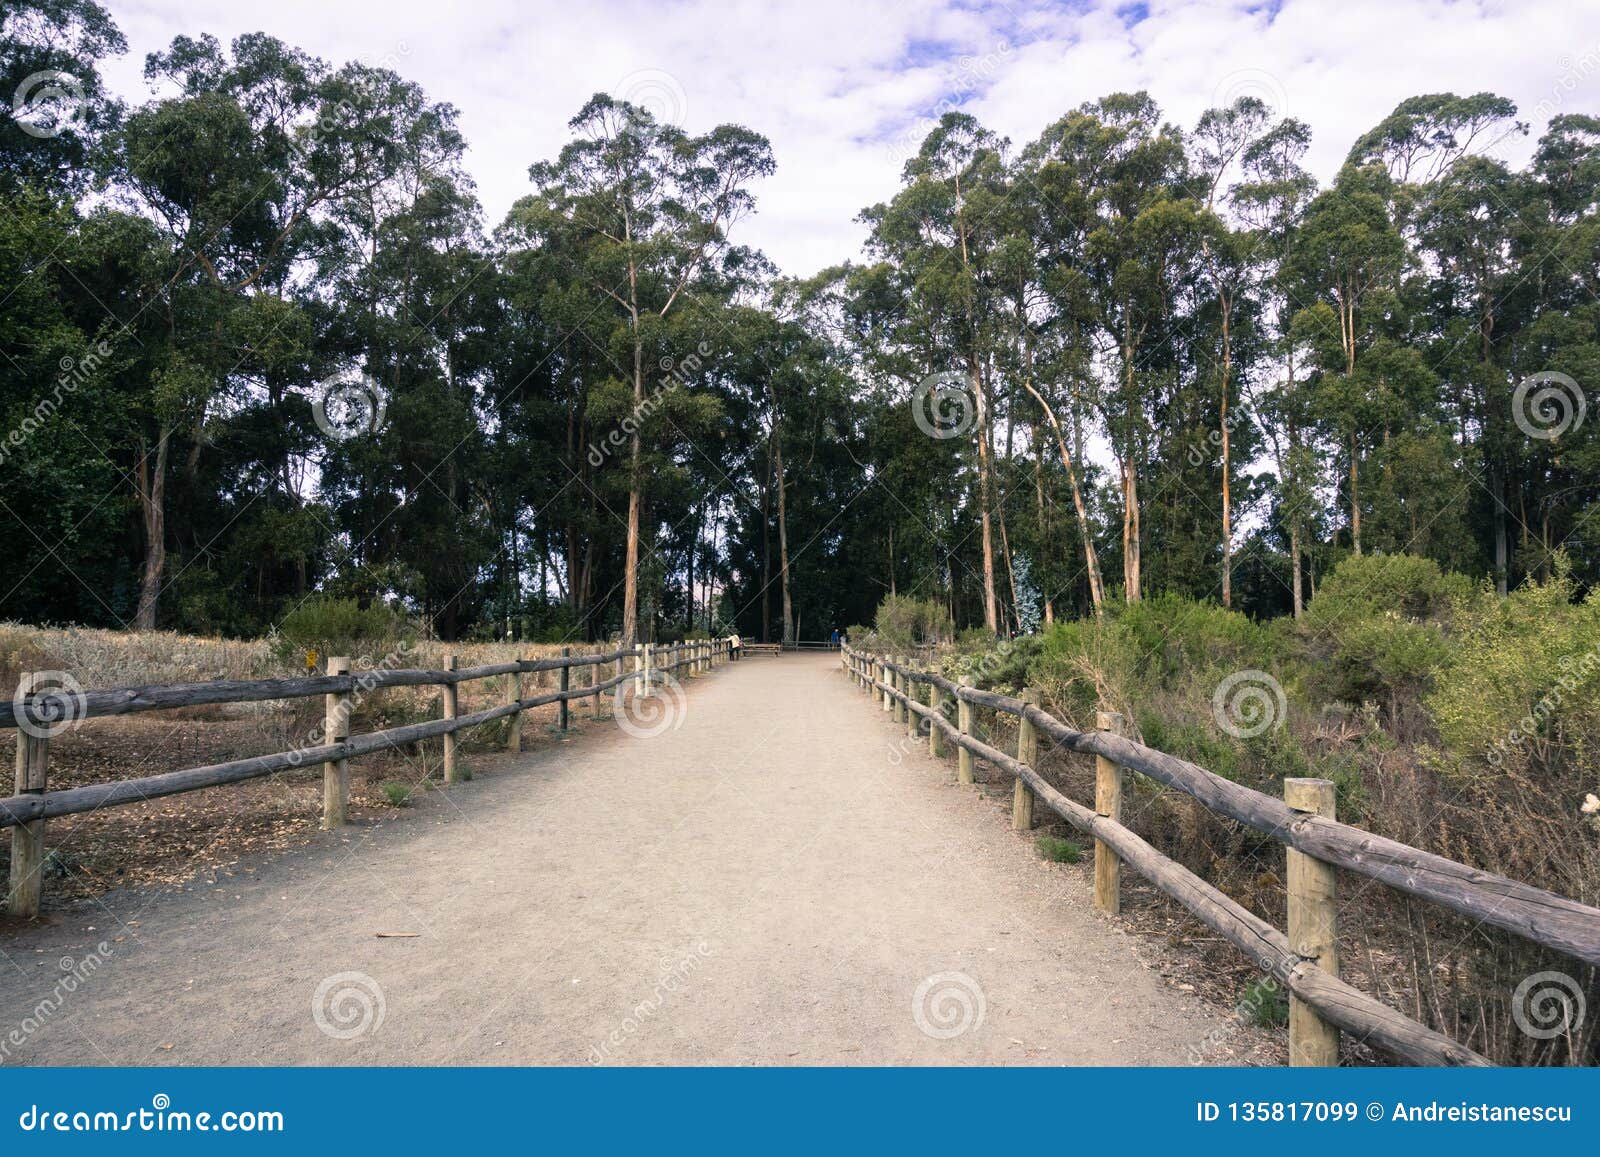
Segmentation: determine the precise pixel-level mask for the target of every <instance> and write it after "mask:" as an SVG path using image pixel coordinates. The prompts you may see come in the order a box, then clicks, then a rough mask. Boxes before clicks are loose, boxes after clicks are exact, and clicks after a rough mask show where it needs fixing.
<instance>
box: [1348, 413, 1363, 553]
mask: <svg viewBox="0 0 1600 1157" xmlns="http://www.w3.org/2000/svg"><path fill="white" fill-rule="evenodd" d="M1359 471H1360V466H1359V464H1358V462H1357V459H1356V436H1355V435H1354V434H1351V435H1350V548H1351V549H1352V550H1353V551H1355V553H1356V554H1358V555H1359V554H1360V553H1361V498H1360V494H1359V493H1358V491H1357V482H1358V474H1359Z"/></svg>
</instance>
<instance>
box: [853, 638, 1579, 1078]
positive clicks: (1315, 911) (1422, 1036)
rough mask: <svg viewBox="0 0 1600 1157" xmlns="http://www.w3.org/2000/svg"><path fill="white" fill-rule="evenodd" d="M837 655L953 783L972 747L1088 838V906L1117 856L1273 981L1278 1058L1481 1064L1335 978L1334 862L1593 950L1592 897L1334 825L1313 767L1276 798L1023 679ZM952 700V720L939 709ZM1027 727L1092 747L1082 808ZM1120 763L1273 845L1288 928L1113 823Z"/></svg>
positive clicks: (1492, 920)
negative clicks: (1050, 704) (1284, 1032)
mask: <svg viewBox="0 0 1600 1157" xmlns="http://www.w3.org/2000/svg"><path fill="white" fill-rule="evenodd" d="M841 663H842V665H843V666H844V669H845V671H846V673H847V674H848V675H849V676H850V677H851V679H853V680H854V681H855V682H856V683H857V685H859V686H860V687H861V688H862V689H863V690H864V691H866V692H867V693H868V694H877V695H881V697H882V698H881V704H882V709H883V710H884V711H887V712H891V713H892V714H893V715H894V717H895V719H896V721H897V722H901V723H904V724H905V725H906V733H907V735H915V734H917V733H919V731H920V730H921V726H922V724H924V723H926V725H927V727H928V732H929V743H930V747H931V749H932V751H933V754H935V755H938V754H941V753H942V749H943V741H945V740H948V741H949V742H950V743H952V744H954V745H955V746H956V748H957V751H958V754H959V756H960V761H959V766H958V778H959V780H960V782H962V783H971V782H972V781H973V775H972V760H973V758H974V757H976V758H979V759H984V760H987V761H989V763H991V764H992V765H994V766H995V767H997V768H999V769H1000V770H1001V771H1002V772H1005V773H1008V774H1010V775H1011V776H1013V777H1014V782H1015V788H1014V795H1013V804H1012V820H1013V825H1014V826H1015V827H1017V828H1018V829H1024V828H1027V827H1031V826H1032V815H1033V804H1034V801H1035V800H1042V801H1043V802H1044V803H1045V804H1046V806H1048V807H1049V808H1050V809H1051V810H1052V811H1054V812H1055V813H1056V814H1057V815H1059V816H1061V817H1062V818H1063V819H1064V820H1066V821H1067V822H1068V823H1070V824H1071V825H1072V826H1074V827H1076V828H1078V829H1079V830H1080V831H1083V832H1085V833H1087V834H1088V835H1090V836H1091V837H1093V839H1094V842H1095V848H1094V868H1095V904H1096V907H1098V908H1100V909H1102V910H1104V911H1108V912H1111V913H1115V912H1116V911H1117V910H1118V908H1119V906H1120V893H1119V889H1118V872H1119V870H1120V866H1121V865H1122V864H1124V863H1125V864H1127V865H1129V866H1130V867H1132V868H1133V869H1134V870H1136V871H1138V872H1139V873H1140V875H1142V876H1144V878H1145V879H1147V880H1149V881H1150V883H1151V884H1152V885H1154V886H1155V887H1156V888H1157V889H1159V890H1160V891H1161V892H1163V893H1164V894H1166V895H1167V896H1170V897H1171V898H1172V899H1174V900H1176V901H1177V902H1178V903H1180V904H1182V905H1183V906H1184V907H1185V908H1186V909H1188V910H1189V911H1190V912H1191V913H1193V914H1194V915H1195V916H1196V917H1197V918H1198V919H1199V920H1200V921H1201V922H1202V923H1204V924H1205V925H1207V926H1208V927H1209V928H1211V929H1212V930H1213V931H1215V932H1217V933H1218V934H1219V935H1221V936H1223V937H1224V938H1225V939H1227V940H1228V941H1229V942H1230V943H1231V944H1233V945H1234V947H1236V948H1238V949H1239V950H1240V951H1241V952H1243V953H1244V954H1245V955H1246V956H1248V957H1249V958H1250V959H1251V960H1252V961H1254V962H1255V964H1256V965H1258V966H1259V967H1260V968H1262V969H1263V970H1264V971H1266V972H1267V973H1269V974H1270V975H1271V976H1273V977H1274V978H1275V979H1276V980H1277V981H1279V982H1280V983H1282V984H1283V985H1285V987H1287V988H1288V990H1289V992H1290V994H1291V995H1290V1026H1289V1053H1290V1063H1291V1064H1310V1065H1318V1064H1320V1065H1332V1064H1337V1063H1338V1055H1339V1053H1338V1044H1339V1038H1338V1033H1339V1030H1343V1031H1345V1032H1349V1033H1352V1034H1354V1035H1356V1036H1358V1037H1360V1038H1361V1039H1363V1040H1365V1041H1368V1042H1370V1043H1372V1044H1374V1045H1376V1046H1378V1047H1381V1048H1383V1049H1385V1050H1387V1051H1388V1052H1390V1053H1392V1054H1394V1055H1395V1056H1396V1057H1398V1058H1400V1059H1401V1060H1404V1061H1406V1062H1409V1063H1412V1064H1425V1065H1485V1064H1488V1063H1489V1062H1488V1061H1487V1060H1486V1059H1485V1058H1483V1057H1481V1056H1479V1055H1478V1054H1477V1053H1475V1052H1473V1051H1472V1050H1471V1049H1468V1048H1466V1047H1465V1046H1463V1045H1460V1044H1458V1043H1456V1042H1455V1041H1453V1040H1451V1039H1450V1038H1449V1037H1447V1036H1444V1035H1443V1034H1441V1033H1438V1032H1435V1031H1434V1030H1432V1029H1430V1028H1428V1027H1426V1026H1425V1025H1422V1024H1420V1023H1418V1022H1416V1021H1414V1020H1411V1019H1410V1018H1409V1017H1406V1016H1405V1015H1403V1014H1402V1013H1400V1012H1398V1011H1397V1010H1395V1009H1393V1008H1390V1007H1389V1006H1388V1005H1386V1004H1384V1003H1382V1002H1381V1001H1379V1000H1377V999H1375V998H1374V997H1371V996H1369V995H1367V994H1366V993H1364V992H1361V991H1360V990H1358V989H1356V988H1354V987H1352V986H1351V985H1349V984H1347V983H1346V982H1344V981H1342V980H1340V979H1339V976H1338V959H1337V927H1336V903H1335V901H1336V896H1335V890H1334V889H1335V877H1336V872H1337V871H1339V870H1343V871H1349V872H1356V873H1359V874H1360V875H1363V876H1368V877H1370V878H1372V879H1374V880H1378V881H1381V882H1382V883H1384V884H1387V885H1388V886H1390V887H1392V888H1395V889H1397V890H1398V891H1401V892H1404V893H1406V894H1407V895H1411V896H1415V897H1417V898H1418V899H1422V900H1426V901H1429V902H1431V903H1435V904H1439V905H1442V906H1443V907H1446V908H1449V909H1452V910H1453V911H1456V912H1459V913H1461V914H1463V915H1466V916H1469V917H1471V918H1473V919H1475V920H1478V921H1481V922H1482V923H1485V924H1489V925H1493V926H1494V927H1497V928H1502V929H1505V930H1506V931H1509V932H1514V933H1516V934H1517V935H1519V936H1522V937H1525V938H1526V939H1528V940H1531V941H1533V942H1534V943H1537V944H1540V945H1543V946H1544V947H1546V948H1550V949H1553V950H1555V951H1558V952H1562V953H1565V954H1567V955H1569V956H1573V957H1576V958H1577V959H1579V960H1583V961H1586V962H1588V963H1589V964H1600V909H1596V908H1591V907H1589V906H1587V905H1585V904H1580V903H1578V902H1577V901H1575V900H1569V899H1567V898H1566V897H1564V896H1558V895H1556V894H1554V893H1552V892H1547V891H1545V890H1543V889H1541V888H1535V887H1533V886H1531V885H1528V884H1523V883H1519V882H1518V881H1516V880H1510V879H1507V878H1506V877H1504V876H1498V875H1495V874H1494V873H1492V872H1485V871H1482V870H1481V869H1478V868H1473V867H1469V866H1468V865H1466V864H1461V863H1457V862H1456V861H1454V860H1448V859H1445V858H1444V857H1442V856H1437V855H1434V854H1433V853H1431V852H1424V851H1422V850H1420V849H1418V848H1413V847H1409V846H1408V845H1405V844H1401V843H1398V842H1396V841H1394V840H1390V839H1386V838H1384V837H1382V836H1378V835H1374V834H1373V833H1371V832H1367V831H1363V830H1362V829H1360V828H1357V827H1353V826H1351V825H1349V824H1343V823H1340V822H1338V821H1337V820H1336V819H1335V818H1333V792H1332V784H1330V783H1328V782H1327V781H1325V780H1293V779H1291V780H1287V781H1285V798H1284V799H1282V800H1278V799H1274V798H1272V797H1271V796H1268V795H1263V794H1262V793H1261V792H1258V791H1253V790H1251V789H1250V788H1247V787H1244V786H1242V785H1240V784H1237V783H1233V782H1231V781H1229V780H1226V779H1223V778H1222V777H1221V776H1219V775H1217V774H1215V773H1214V772H1210V771H1207V770H1206V769H1205V768H1203V767H1199V766H1197V765H1196V764H1193V763H1189V762H1187V761H1185V760H1181V759H1177V758H1175V757H1173V756H1171V755H1167V754H1166V753H1165V752H1161V751H1156V750H1154V749H1152V748H1149V747H1146V746H1144V745H1143V744H1141V743H1137V742H1135V741H1133V740H1131V739H1128V738H1125V737H1124V736H1123V735H1121V734H1119V732H1120V731H1121V730H1122V726H1121V723H1122V721H1121V717H1120V716H1116V715H1114V714H1111V713H1102V714H1101V715H1100V717H1099V718H1098V719H1097V720H1096V726H1097V728H1098V729H1097V730H1095V731H1079V730H1077V729H1075V728H1072V727H1068V726H1067V725H1066V724H1065V723H1062V722H1061V721H1060V720H1059V719H1057V718H1055V717H1054V716H1053V715H1050V714H1049V713H1047V712H1045V711H1044V710H1042V709H1041V708H1040V707H1039V706H1038V705H1037V697H1036V696H1032V695H1030V694H1028V693H1024V696H1023V697H1022V698H1013V697H1011V696H1008V695H1001V694H998V693H996V692H993V691H982V690H979V689H977V688H976V687H973V686H971V685H969V684H967V683H956V682H953V681H951V680H949V679H946V678H944V677H943V676H941V675H939V674H937V673H935V672H932V671H925V670H919V669H917V668H915V667H913V666H911V665H910V664H908V663H905V662H902V661H899V660H896V659H893V658H889V657H887V656H883V655H873V654H869V653H866V652H863V651H857V650H855V649H853V648H851V647H849V646H846V647H845V648H844V651H843V655H842V657H841ZM914 686H924V687H926V688H927V691H926V694H925V695H922V696H920V697H919V695H918V694H917V693H916V692H914V691H913V687H914ZM922 699H925V700H926V702H923V701H921V700H922ZM952 705H953V706H954V708H955V713H956V721H955V722H951V721H950V720H949V719H948V718H947V717H946V711H947V709H948V708H950V707H951V706H952ZM978 708H982V709H986V710H989V711H994V712H997V713H999V714H1004V715H1011V716H1015V717H1016V718H1017V720H1018V752H1017V754H1016V755H1015V756H1013V755H1011V754H1008V753H1007V752H1004V751H1001V750H999V749H998V748H995V747H993V746H991V745H989V744H987V743H984V742H983V741H982V740H980V739H979V738H977V736H976V735H975V734H974V721H973V713H974V710H975V709H978ZM1041 736H1042V737H1045V738H1048V740H1049V741H1050V743H1051V744H1052V745H1054V746H1055V747H1060V748H1065V749H1067V750H1069V751H1074V752H1079V753H1082V754H1085V755H1092V756H1094V757H1095V761H1096V790H1095V806H1094V807H1093V808H1090V807H1087V806H1085V805H1083V804H1081V803H1078V802H1077V801H1076V800H1073V799H1070V798H1068V797H1067V796H1065V795H1063V794H1062V793H1061V792H1060V791H1059V790H1057V789H1056V788H1055V787H1053V786H1052V785H1051V784H1049V783H1048V782H1046V781H1045V779H1044V778H1043V777H1042V776H1041V775H1040V774H1039V772H1038V771H1037V770H1036V766H1035V765H1036V764H1037V762H1038V750H1039V746H1038V740H1039V738H1040V737H1041ZM935 737H938V739H937V741H936V739H935ZM1124 769H1130V770H1133V771H1136V772H1139V773H1140V774H1143V775H1146V776H1148V777H1149V778H1151V779H1153V780H1155V781H1156V782H1158V783H1161V784H1165V785H1166V786H1167V787H1170V788H1173V789H1175V790H1177V791H1180V792H1183V793H1184V794H1186V795H1189V796H1191V797H1192V798H1194V799H1195V800H1197V801H1198V802H1199V803H1201V804H1203V805H1204V806H1206V807H1207V808H1209V809H1211V810H1212V811H1214V812H1216V813H1217V814H1219V815H1222V816H1226V817H1228V818H1229V819H1232V820H1235V821H1237V822H1239V823H1241V824H1244V825H1246V826H1248V827H1250V828H1253V829H1255V830H1256V831H1260V832H1263V833H1265V834H1267V835H1269V836H1271V837H1273V838H1274V839H1276V840H1277V841H1278V842H1280V843H1282V844H1283V845H1284V846H1285V848H1286V849H1287V851H1286V855H1287V857H1288V890H1289V897H1288V898H1289V931H1288V933H1287V935H1286V934H1285V933H1283V932H1281V931H1279V930H1278V929H1277V928H1274V927H1273V926H1272V925H1271V924H1269V923H1267V922H1266V921H1265V920H1263V919H1261V918H1260V917H1259V916H1256V915H1255V914H1254V913H1252V912H1249V911H1247V910H1246V909H1245V908H1243V907H1242V906H1241V905H1239V904H1238V903H1237V902H1235V901H1234V900H1233V899H1231V898H1230V897H1229V896H1227V895H1226V894H1225V893H1223V892H1222V891H1220V890H1219V889H1217V888H1216V887H1214V886H1212V885H1211V884H1209V883H1207V882H1206V881H1205V880H1204V879H1202V878H1201V877H1199V876H1197V875H1195V874H1194V873H1193V872H1191V871H1189V870H1188V869H1187V868H1185V867H1183V866H1182V865H1181V864H1179V863H1177V862H1176V861H1174V860H1172V859H1170V858H1168V857H1167V856H1165V855H1163V854H1162V853H1161V852H1159V851H1157V850H1156V849H1155V848H1154V847H1152V846H1151V845H1150V844H1149V843H1147V842H1146V841H1145V840H1143V839H1142V838H1141V837H1139V836H1138V835H1137V834H1135V833H1134V832H1133V831H1132V830H1131V829H1129V828H1127V827H1125V826H1123V824H1122V823H1121V822H1120V807H1121V793H1122V775H1123V771H1124Z"/></svg>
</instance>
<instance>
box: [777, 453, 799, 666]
mask: <svg viewBox="0 0 1600 1157" xmlns="http://www.w3.org/2000/svg"><path fill="white" fill-rule="evenodd" d="M772 457H773V461H774V463H775V464H776V467H777V471H778V483H777V486H778V574H779V577H780V579H781V581H782V584H783V641H784V642H785V643H793V642H794V641H795V638H794V601H793V599H792V598H791V597H790V594H789V521H788V517H789V516H788V505H787V503H786V502H785V500H784V496H783V492H784V489H785V485H784V479H783V434H782V431H781V430H780V429H779V428H778V425H777V423H776V422H774V423H773V427H772Z"/></svg>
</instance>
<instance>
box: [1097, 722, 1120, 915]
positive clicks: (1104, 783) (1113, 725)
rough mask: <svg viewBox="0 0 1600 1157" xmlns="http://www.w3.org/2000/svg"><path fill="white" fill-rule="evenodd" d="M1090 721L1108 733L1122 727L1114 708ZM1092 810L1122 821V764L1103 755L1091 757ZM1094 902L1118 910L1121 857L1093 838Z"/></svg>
mask: <svg viewBox="0 0 1600 1157" xmlns="http://www.w3.org/2000/svg"><path fill="white" fill-rule="evenodd" d="M1094 725H1095V727H1097V728H1098V729H1099V730H1101V731H1106V732H1109V733H1111V734H1112V735H1121V734H1123V732H1124V730H1125V723H1124V720H1123V718H1122V716H1121V715H1119V714H1118V713H1117V712H1115V711H1097V712H1095V717H1094ZM1094 810H1095V814H1096V815H1102V816H1105V817H1106V818H1107V819H1109V820H1111V821H1112V822H1113V823H1121V822H1122V766H1121V765H1120V764H1117V763H1113V762H1112V761H1111V760H1109V759H1107V758H1106V757H1105V756H1103V755H1097V756H1095V757H1094ZM1094 906H1095V907H1096V908H1098V909H1100V911H1102V912H1109V913H1111V914H1112V915H1113V916H1115V915H1116V914H1117V913H1118V912H1120V911H1122V861H1121V860H1119V859H1117V854H1116V853H1115V852H1113V851H1112V850H1111V848H1110V847H1109V846H1108V845H1106V844H1103V843H1101V842H1100V841H1099V840H1096V841H1095V842H1094Z"/></svg>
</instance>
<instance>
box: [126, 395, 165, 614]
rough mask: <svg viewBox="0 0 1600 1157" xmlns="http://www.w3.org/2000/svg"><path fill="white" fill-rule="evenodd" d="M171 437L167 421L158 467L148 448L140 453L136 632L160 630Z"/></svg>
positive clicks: (161, 436)
mask: <svg viewBox="0 0 1600 1157" xmlns="http://www.w3.org/2000/svg"><path fill="white" fill-rule="evenodd" d="M171 439H172V427H171V426H169V425H166V424H165V423H163V424H162V426H161V431H160V433H159V435H158V436H157V438H156V452H155V465H154V467H152V466H151V465H150V454H149V452H148V451H146V452H145V453H143V454H140V455H139V471H138V475H137V482H136V484H137V486H138V490H139V509H140V513H141V514H142V515H143V516H144V576H143V579H142V581H141V582H140V586H139V609H138V611H137V613H136V614H135V615H134V618H133V629H134V630H136V631H153V630H155V629H156V604H157V603H158V602H159V601H160V599H161V572H162V571H163V570H164V569H165V568H166V565H167V449H168V447H169V446H170V444H171Z"/></svg>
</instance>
